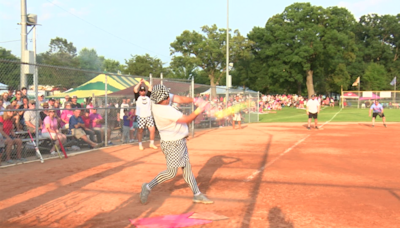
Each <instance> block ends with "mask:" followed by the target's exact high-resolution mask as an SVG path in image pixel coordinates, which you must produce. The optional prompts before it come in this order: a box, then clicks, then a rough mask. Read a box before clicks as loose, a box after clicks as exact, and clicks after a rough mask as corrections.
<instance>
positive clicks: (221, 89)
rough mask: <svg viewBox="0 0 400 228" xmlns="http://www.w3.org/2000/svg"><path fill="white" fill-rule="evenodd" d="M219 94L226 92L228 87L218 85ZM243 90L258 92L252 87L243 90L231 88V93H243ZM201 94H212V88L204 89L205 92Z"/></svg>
mask: <svg viewBox="0 0 400 228" xmlns="http://www.w3.org/2000/svg"><path fill="white" fill-rule="evenodd" d="M216 89H217V94H221V95H222V94H226V87H225V86H217V88H216ZM243 92H245V93H257V91H254V90H251V89H246V90H243V89H229V93H230V94H232V93H234V94H238V93H243ZM200 94H201V95H204V94H211V88H210V89H208V90H206V91H204V92H202V93H200Z"/></svg>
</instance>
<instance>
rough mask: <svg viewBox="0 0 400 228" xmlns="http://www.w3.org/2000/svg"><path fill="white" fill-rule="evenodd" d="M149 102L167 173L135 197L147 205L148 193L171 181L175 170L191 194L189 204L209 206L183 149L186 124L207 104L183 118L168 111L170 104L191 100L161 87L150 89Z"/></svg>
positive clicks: (186, 133)
mask: <svg viewBox="0 0 400 228" xmlns="http://www.w3.org/2000/svg"><path fill="white" fill-rule="evenodd" d="M151 100H152V102H154V103H153V105H152V111H153V115H154V120H155V122H156V125H157V129H158V130H159V131H160V136H161V149H162V151H163V153H164V156H165V159H166V162H167V170H165V171H162V172H160V173H159V174H158V175H157V176H156V177H155V178H154V179H153V180H152V181H151V182H149V183H144V184H143V185H142V191H141V193H140V195H139V197H140V201H141V203H143V204H145V203H147V197H148V195H149V194H150V191H151V189H152V188H154V187H155V186H156V185H158V184H160V183H162V182H164V181H167V180H170V179H172V178H174V177H175V176H176V173H177V172H178V169H179V168H182V171H183V179H184V180H185V181H186V183H188V184H189V186H190V188H191V189H192V191H193V194H194V198H193V201H194V202H195V203H206V204H209V203H213V201H211V200H209V199H208V198H207V197H206V196H205V195H204V194H202V193H201V192H200V190H199V187H198V186H197V182H196V179H195V177H194V175H193V172H192V167H191V165H190V161H189V154H188V149H187V145H186V138H187V136H188V134H189V128H188V125H187V124H188V123H190V122H192V121H193V120H194V119H195V118H196V117H197V116H198V115H199V114H200V113H201V112H203V111H204V108H205V106H206V105H207V103H204V104H203V105H201V106H200V107H199V108H197V109H196V110H195V111H194V112H192V113H191V114H190V115H188V116H186V115H183V114H182V112H180V111H178V110H177V109H175V108H174V107H172V106H171V104H172V103H191V102H193V99H192V98H190V97H181V96H177V95H172V94H170V93H169V90H168V89H167V88H166V87H165V86H164V85H156V86H154V88H153V92H152V94H151Z"/></svg>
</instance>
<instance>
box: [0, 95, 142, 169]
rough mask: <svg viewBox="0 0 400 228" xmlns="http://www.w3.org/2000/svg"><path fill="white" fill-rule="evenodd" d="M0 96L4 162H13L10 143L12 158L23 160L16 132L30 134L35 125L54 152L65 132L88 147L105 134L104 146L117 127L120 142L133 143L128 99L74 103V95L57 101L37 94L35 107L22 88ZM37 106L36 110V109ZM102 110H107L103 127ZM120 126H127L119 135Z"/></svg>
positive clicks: (0, 140)
mask: <svg viewBox="0 0 400 228" xmlns="http://www.w3.org/2000/svg"><path fill="white" fill-rule="evenodd" d="M23 91H24V92H23ZM1 98H2V99H0V134H1V136H0V154H1V153H2V152H4V151H5V152H6V153H5V154H6V162H7V163H10V164H12V163H15V161H14V160H12V159H11V156H10V155H11V150H12V148H13V146H15V149H16V155H17V156H16V158H17V159H18V160H24V158H21V150H22V141H21V139H20V138H19V134H20V133H21V132H27V131H29V132H30V133H32V134H34V133H35V132H36V130H37V128H38V131H39V134H40V135H41V136H42V137H44V138H51V139H53V140H54V144H53V145H52V147H51V148H50V153H51V154H56V152H55V145H58V139H59V140H60V141H61V143H63V144H64V143H65V142H66V141H67V135H72V136H73V137H75V138H76V139H78V140H82V141H84V142H86V143H87V144H88V146H89V147H90V148H95V147H100V146H103V145H105V138H106V136H107V140H108V141H107V143H108V145H112V144H113V142H112V141H111V132H112V130H120V131H121V134H120V135H121V141H123V142H125V143H129V142H134V141H135V139H136V132H137V123H136V116H135V109H134V105H133V104H131V103H130V102H131V101H130V99H123V102H122V104H119V103H118V100H115V101H114V102H111V103H110V104H108V105H107V106H103V107H102V106H96V105H94V104H93V103H92V101H91V99H87V100H86V101H85V102H83V103H78V97H77V96H72V97H69V96H66V97H65V98H64V99H61V100H60V99H53V98H48V99H46V98H45V97H44V96H43V95H41V96H39V97H38V103H39V107H38V108H36V100H33V99H31V100H29V98H28V96H27V95H26V88H23V89H22V90H16V91H15V92H14V90H12V89H10V90H9V91H8V92H5V93H3V94H1ZM121 100H122V99H121ZM102 108H103V109H102ZM104 108H108V109H104ZM38 109H39V111H38V112H39V113H38V112H37V111H36V110H38ZM16 110H21V111H16ZM105 112H108V122H107V125H108V127H107V128H106V126H105V119H104V115H105ZM121 114H122V115H121ZM124 128H125V129H128V130H127V134H124V135H122V130H123V129H124ZM122 136H124V139H123V138H122ZM3 149H4V151H3Z"/></svg>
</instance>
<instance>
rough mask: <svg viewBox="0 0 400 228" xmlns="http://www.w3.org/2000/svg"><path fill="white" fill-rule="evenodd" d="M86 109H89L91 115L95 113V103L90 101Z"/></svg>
mask: <svg viewBox="0 0 400 228" xmlns="http://www.w3.org/2000/svg"><path fill="white" fill-rule="evenodd" d="M86 109H88V110H89V111H90V114H92V113H93V103H92V101H89V104H88V105H86Z"/></svg>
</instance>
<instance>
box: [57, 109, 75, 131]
mask: <svg viewBox="0 0 400 228" xmlns="http://www.w3.org/2000/svg"><path fill="white" fill-rule="evenodd" d="M73 115H74V111H72V110H71V103H69V102H68V103H66V104H65V109H64V110H63V112H62V113H61V121H60V126H61V128H62V129H69V119H70V118H71V116H73Z"/></svg>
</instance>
